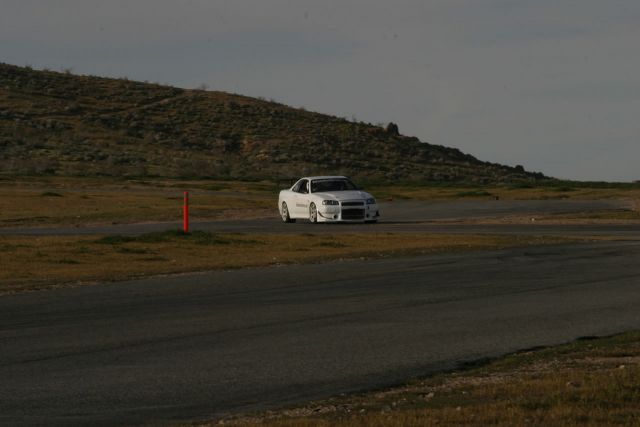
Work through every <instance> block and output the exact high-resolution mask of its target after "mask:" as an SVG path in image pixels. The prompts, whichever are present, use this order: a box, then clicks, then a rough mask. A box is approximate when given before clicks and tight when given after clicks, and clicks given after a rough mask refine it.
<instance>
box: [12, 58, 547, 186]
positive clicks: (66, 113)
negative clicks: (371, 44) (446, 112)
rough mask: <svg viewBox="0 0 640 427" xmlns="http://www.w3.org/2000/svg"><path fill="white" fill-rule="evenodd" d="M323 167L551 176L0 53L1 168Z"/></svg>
mask: <svg viewBox="0 0 640 427" xmlns="http://www.w3.org/2000/svg"><path fill="white" fill-rule="evenodd" d="M324 173H331V174H345V175H349V176H352V177H354V178H357V179H366V181H367V182H371V183H375V182H379V183H385V182H386V183H389V182H400V181H401V182H412V183H425V182H440V183H443V182H452V183H453V182H458V183H459V182H468V183H477V184H485V183H496V182H511V183H514V182H516V183H517V182H520V183H525V184H526V183H535V182H536V181H539V180H544V179H545V177H544V176H543V175H542V174H539V173H528V172H526V171H525V170H524V168H523V167H522V166H516V167H508V166H503V165H498V164H493V163H486V162H481V161H479V160H477V159H476V158H474V157H473V156H471V155H468V154H464V153H462V152H460V151H459V150H457V149H453V148H447V147H443V146H439V145H433V144H428V143H424V142H421V141H419V140H418V139H417V138H415V137H408V136H403V135H401V134H400V132H399V129H398V126H397V125H396V124H394V123H390V124H389V125H388V126H386V127H380V126H375V125H372V124H368V123H362V122H354V121H348V120H346V119H344V118H340V117H333V116H328V115H323V114H318V113H313V112H309V111H305V110H304V109H296V108H291V107H288V106H286V105H282V104H278V103H275V102H268V101H265V100H259V99H254V98H249V97H245V96H240V95H233V94H229V93H224V92H213V91H204V90H186V89H179V88H174V87H168V86H162V85H158V84H148V83H141V82H135V81H129V80H127V79H109V78H101V77H93V76H79V75H72V74H70V73H58V72H53V71H38V70H33V69H31V68H29V67H17V66H12V65H7V64H0V174H3V175H60V176H115V177H164V178H217V179H227V180H262V179H268V180H276V179H279V178H283V177H292V176H300V175H306V174H324Z"/></svg>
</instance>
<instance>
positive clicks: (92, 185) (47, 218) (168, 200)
mask: <svg viewBox="0 0 640 427" xmlns="http://www.w3.org/2000/svg"><path fill="white" fill-rule="evenodd" d="M366 189H367V190H368V191H371V192H372V193H373V194H374V195H375V196H376V197H378V199H379V200H382V201H384V200H409V199H410V200H459V199H477V200H483V199H485V200H493V199H495V198H496V197H498V198H499V199H500V200H544V199H557V198H565V199H567V198H568V199H584V200H586V199H592V200H593V199H611V198H615V199H624V200H630V201H632V203H635V206H636V211H635V212H633V211H624V212H604V213H599V214H598V213H588V214H584V215H582V214H576V215H573V214H572V215H571V216H566V215H565V216H564V217H558V218H554V217H552V218H550V219H552V220H556V219H561V220H572V219H577V220H578V221H588V220H590V219H594V216H595V217H596V218H597V219H600V220H609V219H611V220H621V219H622V220H638V219H640V214H639V213H638V212H640V187H638V186H634V185H627V186H612V187H602V188H601V187H580V188H578V187H576V188H570V187H565V186H560V187H555V186H540V187H531V188H529V187H525V188H521V187H513V186H494V187H450V186H422V187H416V186H403V185H397V186H393V187H391V186H371V187H369V186H367V187H366ZM185 190H189V191H190V196H191V203H190V206H191V208H190V210H191V215H192V218H193V219H194V220H211V219H214V220H215V219H225V218H264V217H275V216H276V215H277V210H276V208H275V205H276V200H277V194H278V190H279V188H278V186H277V184H276V183H272V182H266V181H263V182H242V181H215V180H166V179H154V180H134V179H131V180H124V179H114V178H104V177H103V178H65V177H21V178H15V177H13V178H6V177H5V178H0V227H19V226H50V225H90V224H119V223H135V222H154V221H180V219H181V215H182V197H183V191H185ZM589 215H590V217H589ZM527 219H528V218H527Z"/></svg>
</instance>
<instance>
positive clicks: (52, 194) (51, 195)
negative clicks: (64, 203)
mask: <svg viewBox="0 0 640 427" xmlns="http://www.w3.org/2000/svg"><path fill="white" fill-rule="evenodd" d="M40 197H64V196H63V195H62V194H60V193H56V192H54V191H45V192H44V193H41V194H40Z"/></svg>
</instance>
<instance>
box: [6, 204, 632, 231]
mask: <svg viewBox="0 0 640 427" xmlns="http://www.w3.org/2000/svg"><path fill="white" fill-rule="evenodd" d="M628 207H629V206H628V203H627V202H624V201H618V200H595V201H589V200H586V201H585V200H533V201H532V200H529V201H475V200H472V201H453V202H424V201H395V202H384V203H381V211H382V215H383V216H382V219H381V221H380V222H379V223H378V224H314V225H311V224H309V223H308V222H307V221H298V223H296V224H284V223H282V221H280V220H279V219H278V218H277V217H275V216H274V217H273V218H264V219H255V220H228V221H209V222H197V221H195V222H193V223H192V227H191V229H192V230H207V231H214V232H252V233H308V232H313V233H347V232H349V233H374V232H383V233H386V232H394V233H492V234H493V233H507V234H538V235H542V234H548V235H551V234H562V235H613V236H630V235H634V236H636V237H638V236H640V226H639V225H578V226H575V225H574V226H566V225H539V224H535V223H531V224H525V225H522V224H519V225H515V224H498V225H477V224H476V225H474V224H448V225H441V224H434V223H433V222H434V221H440V220H452V219H454V220H455V219H460V220H464V219H471V218H501V217H505V216H512V215H518V216H522V215H531V216H532V217H534V216H535V215H539V214H550V213H573V212H588V211H603V210H616V209H625V208H628ZM181 226H182V224H181V223H178V222H175V223H147V224H144V223H143V224H124V225H106V226H90V227H70V226H66V227H38V228H0V236H2V235H88V234H141V233H148V232H153V231H163V230H167V229H177V228H180V227H181Z"/></svg>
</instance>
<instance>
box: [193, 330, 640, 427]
mask: <svg viewBox="0 0 640 427" xmlns="http://www.w3.org/2000/svg"><path fill="white" fill-rule="evenodd" d="M221 423H224V424H225V425H234V426H243V427H244V426H254V425H260V426H266V427H311V426H314V427H316V426H317V427H321V426H322V427H324V426H336V427H365V426H381V427H382V426H387V427H413V426H415V427H418V426H527V425H531V426H549V427H554V426H558V427H561V426H562V427H565V426H637V425H640V332H630V333H626V334H622V335H619V336H614V337H608V338H600V339H584V340H578V341H576V342H574V343H571V344H566V345H561V346H558V347H550V348H545V349H540V350H534V351H525V352H521V353H516V354H512V355H509V356H506V357H504V358H501V359H498V360H495V361H491V362H488V363H486V362H485V363H479V364H478V366H474V367H470V368H467V369H461V370H458V371H454V372H448V373H444V374H438V375H435V376H433V377H430V378H426V379H423V380H415V381H413V382H411V383H409V384H407V385H405V386H402V387H396V388H392V389H388V390H381V391H377V392H371V393H366V394H361V395H355V396H343V397H335V398H331V399H327V400H324V401H317V402H311V403H308V404H306V405H303V406H297V407H290V408H287V409H282V410H276V411H269V412H265V413H261V414H254V415H247V416H242V417H236V418H229V419H225V420H222V422H214V423H211V424H204V425H208V426H212V425H219V424H221Z"/></svg>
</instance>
